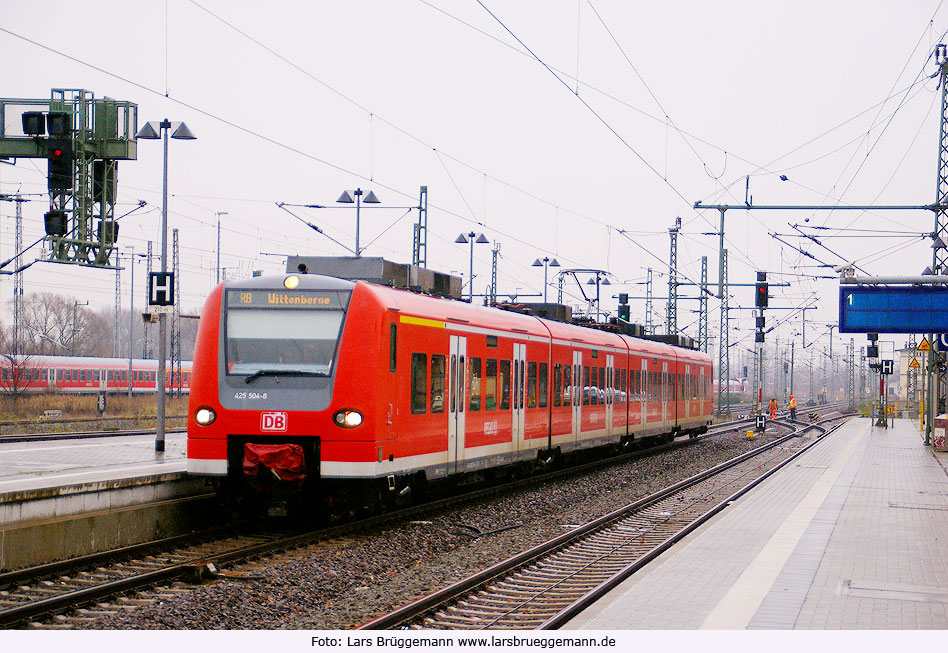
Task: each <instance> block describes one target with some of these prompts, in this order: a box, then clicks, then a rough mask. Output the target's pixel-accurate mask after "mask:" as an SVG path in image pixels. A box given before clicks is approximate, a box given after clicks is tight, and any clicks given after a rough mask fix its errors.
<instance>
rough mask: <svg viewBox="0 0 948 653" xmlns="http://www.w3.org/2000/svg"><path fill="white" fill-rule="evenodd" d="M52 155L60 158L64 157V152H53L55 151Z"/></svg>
mask: <svg viewBox="0 0 948 653" xmlns="http://www.w3.org/2000/svg"><path fill="white" fill-rule="evenodd" d="M52 155H53V156H54V157H60V156H62V155H63V151H62V150H53V151H52Z"/></svg>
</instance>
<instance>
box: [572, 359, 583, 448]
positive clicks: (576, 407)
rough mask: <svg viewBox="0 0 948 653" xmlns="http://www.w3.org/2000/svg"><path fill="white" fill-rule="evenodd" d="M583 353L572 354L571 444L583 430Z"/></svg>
mask: <svg viewBox="0 0 948 653" xmlns="http://www.w3.org/2000/svg"><path fill="white" fill-rule="evenodd" d="M583 391H584V388H583V352H581V351H574V352H573V389H572V392H571V393H570V400H571V401H572V402H573V442H576V441H578V440H579V436H580V432H581V431H582V430H583Z"/></svg>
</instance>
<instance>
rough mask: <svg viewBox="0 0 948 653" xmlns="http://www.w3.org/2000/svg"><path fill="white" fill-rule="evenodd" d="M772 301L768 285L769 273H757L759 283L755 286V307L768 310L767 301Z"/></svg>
mask: <svg viewBox="0 0 948 653" xmlns="http://www.w3.org/2000/svg"><path fill="white" fill-rule="evenodd" d="M769 299H770V288H769V286H768V285H767V273H766V272H758V273H757V283H756V285H755V286H754V306H756V307H757V308H767V300H769Z"/></svg>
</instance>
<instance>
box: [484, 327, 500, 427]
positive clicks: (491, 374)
mask: <svg viewBox="0 0 948 653" xmlns="http://www.w3.org/2000/svg"><path fill="white" fill-rule="evenodd" d="M491 337H493V338H495V339H496V336H488V338H491ZM496 409H497V360H496V359H494V358H488V359H487V360H486V361H484V410H496Z"/></svg>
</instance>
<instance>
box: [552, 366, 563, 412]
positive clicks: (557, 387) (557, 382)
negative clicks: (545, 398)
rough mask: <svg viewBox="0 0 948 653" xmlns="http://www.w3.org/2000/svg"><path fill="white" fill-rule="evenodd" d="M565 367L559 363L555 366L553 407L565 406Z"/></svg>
mask: <svg viewBox="0 0 948 653" xmlns="http://www.w3.org/2000/svg"><path fill="white" fill-rule="evenodd" d="M562 381H563V366H562V365H560V364H559V363H557V364H556V365H554V366H553V406H562V405H563V391H562V388H563V384H562Z"/></svg>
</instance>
